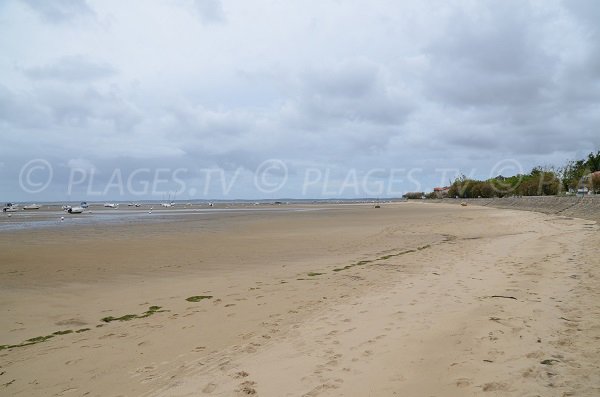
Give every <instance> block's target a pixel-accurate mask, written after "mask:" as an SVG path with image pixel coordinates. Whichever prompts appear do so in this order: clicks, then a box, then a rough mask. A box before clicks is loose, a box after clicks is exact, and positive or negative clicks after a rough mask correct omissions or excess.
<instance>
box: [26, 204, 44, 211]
mask: <svg viewBox="0 0 600 397" xmlns="http://www.w3.org/2000/svg"><path fill="white" fill-rule="evenodd" d="M23 209H24V210H39V209H40V206H39V205H38V204H29V205H25V206H23Z"/></svg>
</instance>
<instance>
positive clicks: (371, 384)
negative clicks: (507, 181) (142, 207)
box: [0, 203, 600, 396]
mask: <svg viewBox="0 0 600 397" xmlns="http://www.w3.org/2000/svg"><path fill="white" fill-rule="evenodd" d="M32 233H33V236H32V238H33V241H35V244H32V245H26V244H24V243H23V240H22V237H23V234H20V233H13V232H11V233H10V234H6V233H5V234H0V252H1V254H0V263H1V268H0V271H1V274H2V279H1V283H2V292H1V296H2V299H1V302H2V303H1V308H2V313H3V316H2V334H1V338H2V339H1V340H0V344H4V345H17V344H20V343H22V342H24V341H26V340H27V339H31V338H33V337H37V336H46V335H52V333H53V332H56V331H62V332H64V331H66V330H72V331H74V332H72V333H66V334H62V335H60V334H59V335H54V336H53V337H52V338H49V339H48V340H45V341H43V342H40V343H35V344H31V345H28V346H20V347H12V348H5V349H3V350H2V351H0V360H1V361H0V365H1V366H2V368H1V369H0V372H2V375H0V383H2V384H3V385H2V386H0V387H1V388H2V389H3V390H2V391H3V394H6V395H24V396H25V395H27V396H35V395H40V396H48V395H89V396H93V395H98V396H119V395H145V396H192V395H193V396H197V395H207V396H208V395H215V396H230V395H261V396H302V395H306V396H317V395H319V396H321V395H322V396H368V395H372V396H388V395H389V396H392V395H399V396H407V395H410V396H430V395H437V396H465V395H473V396H479V395H490V396H494V395H502V396H504V395H515V396H520V395H528V396H529V395H542V396H546V395H557V396H560V395H585V396H595V395H599V394H600V358H599V357H600V354H599V353H600V316H599V314H600V313H599V312H600V309H599V308H598V305H597V302H598V301H599V296H598V295H600V292H599V290H598V283H597V280H598V276H599V272H600V270H599V269H600V267H599V266H598V265H600V257H599V256H598V248H597V247H598V246H600V244H598V243H599V241H598V226H597V225H596V224H595V223H593V222H590V221H585V220H580V219H568V218H564V217H556V216H547V215H543V214H537V213H529V212H521V211H512V210H497V209H490V208H482V207H471V206H469V207H456V206H451V205H445V204H422V203H401V204H394V205H386V206H384V207H383V208H381V209H377V210H376V209H373V208H371V207H367V206H339V207H332V208H327V209H323V210H321V211H318V212H305V213H281V214H246V215H236V216H235V217H223V218H218V219H217V218H215V219H211V220H192V221H186V222H165V223H161V224H160V225H156V224H155V225H136V226H135V227H131V226H130V227H123V228H119V227H111V228H110V230H100V231H96V230H91V229H85V228H83V229H77V230H75V229H73V230H63V231H62V232H61V233H60V234H59V235H56V234H53V233H52V232H50V231H48V230H45V231H44V230H38V231H35V232H32ZM75 236H78V238H79V239H80V241H82V244H83V247H84V249H82V250H80V251H76V252H73V250H67V249H66V246H67V245H68V242H69V241H70V238H74V237H75ZM115 236H118V238H115ZM194 296H195V297H198V298H197V299H191V301H188V300H186V299H187V298H190V297H194ZM202 297H204V299H202ZM152 306H156V307H158V308H155V309H149V308H150V307H152ZM128 314H132V315H135V316H130V317H131V318H129V317H128V318H127V320H128V321H119V320H115V321H110V320H109V321H108V322H107V321H102V320H101V319H102V318H105V320H106V318H109V317H112V318H113V319H115V318H119V317H121V316H124V315H128ZM84 329H86V330H85V331H81V332H79V333H78V332H76V331H79V330H84Z"/></svg>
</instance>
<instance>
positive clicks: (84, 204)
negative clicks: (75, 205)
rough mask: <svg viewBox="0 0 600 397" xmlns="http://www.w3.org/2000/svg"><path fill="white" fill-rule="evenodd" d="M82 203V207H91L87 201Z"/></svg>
mask: <svg viewBox="0 0 600 397" xmlns="http://www.w3.org/2000/svg"><path fill="white" fill-rule="evenodd" d="M80 205H81V208H88V207H89V205H88V203H87V201H82V202H81V204H80Z"/></svg>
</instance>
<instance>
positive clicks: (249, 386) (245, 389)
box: [238, 381, 256, 396]
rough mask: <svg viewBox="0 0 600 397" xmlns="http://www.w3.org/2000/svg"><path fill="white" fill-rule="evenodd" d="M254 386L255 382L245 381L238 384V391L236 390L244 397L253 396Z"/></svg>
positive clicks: (254, 392)
mask: <svg viewBox="0 0 600 397" xmlns="http://www.w3.org/2000/svg"><path fill="white" fill-rule="evenodd" d="M255 385H256V382H252V381H246V382H244V383H242V384H240V389H239V390H238V392H239V393H240V394H241V395H245V396H252V395H255V394H256V389H255V388H254V386H255Z"/></svg>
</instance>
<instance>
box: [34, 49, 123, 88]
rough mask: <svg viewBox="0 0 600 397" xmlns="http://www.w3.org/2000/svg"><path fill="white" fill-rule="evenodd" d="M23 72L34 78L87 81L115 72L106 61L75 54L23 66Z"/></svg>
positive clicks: (108, 75)
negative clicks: (93, 59)
mask: <svg viewBox="0 0 600 397" xmlns="http://www.w3.org/2000/svg"><path fill="white" fill-rule="evenodd" d="M24 73H25V75H26V76H27V77H29V78H30V79H34V80H59V81H63V82H82V81H83V82H87V81H93V80H98V79H103V78H106V77H111V76H113V75H115V74H116V69H115V68H114V67H112V66H111V65H109V64H107V63H104V62H94V61H91V60H89V59H87V58H86V57H84V56H81V55H77V56H68V57H63V58H60V59H59V60H58V61H56V62H55V63H53V64H49V65H44V66H34V67H29V68H25V69H24Z"/></svg>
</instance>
